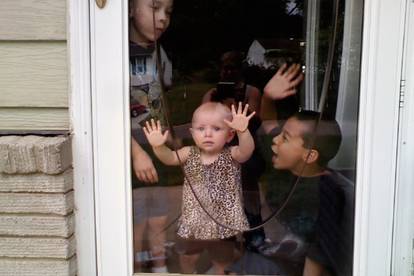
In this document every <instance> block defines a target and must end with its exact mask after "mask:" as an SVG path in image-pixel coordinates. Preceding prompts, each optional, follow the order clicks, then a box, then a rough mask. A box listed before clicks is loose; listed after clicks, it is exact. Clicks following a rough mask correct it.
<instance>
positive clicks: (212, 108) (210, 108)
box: [191, 102, 232, 122]
mask: <svg viewBox="0 0 414 276" xmlns="http://www.w3.org/2000/svg"><path fill="white" fill-rule="evenodd" d="M200 112H214V113H216V112H220V113H221V114H222V119H223V120H224V119H226V120H229V121H231V119H232V115H231V110H230V108H229V107H228V106H227V105H224V104H222V103H218V102H207V103H203V104H202V105H200V106H199V107H197V109H196V110H194V113H193V118H192V120H191V121H192V122H194V118H195V117H196V115H197V114H199V113H200Z"/></svg>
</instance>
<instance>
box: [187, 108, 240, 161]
mask: <svg viewBox="0 0 414 276" xmlns="http://www.w3.org/2000/svg"><path fill="white" fill-rule="evenodd" d="M224 118H225V116H224V115H223V114H222V112H220V111H216V112H214V111H199V112H197V114H195V115H194V118H193V122H192V127H191V134H192V136H193V139H194V142H195V144H196V145H197V147H198V148H199V149H200V150H201V152H204V153H208V154H218V153H219V152H221V150H222V149H223V148H224V146H225V144H226V143H228V142H230V141H231V139H232V138H233V136H234V133H233V132H232V131H231V130H230V128H229V127H228V126H227V125H226V124H225V123H224Z"/></svg>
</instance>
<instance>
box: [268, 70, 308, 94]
mask: <svg viewBox="0 0 414 276" xmlns="http://www.w3.org/2000/svg"><path fill="white" fill-rule="evenodd" d="M302 80H303V74H302V72H301V71H300V64H292V65H291V66H289V68H287V64H286V63H285V64H283V66H282V67H280V68H279V70H277V72H276V74H275V75H274V76H273V77H272V78H271V79H270V80H269V81H268V83H267V84H266V86H265V87H264V89H263V91H264V93H265V95H266V96H267V97H269V98H271V99H273V100H281V99H284V98H286V97H289V96H291V95H294V94H295V93H296V91H297V90H296V86H297V85H299V84H300V83H301V81H302Z"/></svg>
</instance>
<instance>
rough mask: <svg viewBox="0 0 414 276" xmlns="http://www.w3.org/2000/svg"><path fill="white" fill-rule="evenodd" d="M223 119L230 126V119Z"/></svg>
mask: <svg viewBox="0 0 414 276" xmlns="http://www.w3.org/2000/svg"><path fill="white" fill-rule="evenodd" d="M223 121H224V123H226V124H227V125H228V126H229V127H231V122H230V121H228V120H226V119H224V120H223Z"/></svg>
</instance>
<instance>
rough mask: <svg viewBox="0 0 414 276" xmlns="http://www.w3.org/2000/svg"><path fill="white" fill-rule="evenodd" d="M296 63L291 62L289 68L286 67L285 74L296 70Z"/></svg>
mask: <svg viewBox="0 0 414 276" xmlns="http://www.w3.org/2000/svg"><path fill="white" fill-rule="evenodd" d="M296 65H297V64H296V63H295V64H292V65H290V66H289V68H288V69H287V73H286V75H291V74H292V73H294V72H295V71H296Z"/></svg>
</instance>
